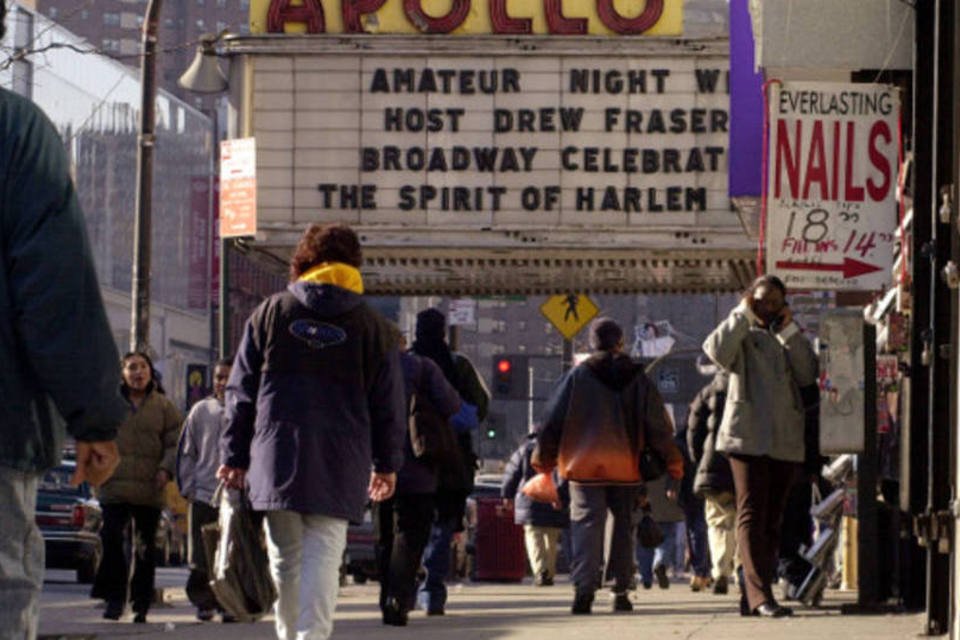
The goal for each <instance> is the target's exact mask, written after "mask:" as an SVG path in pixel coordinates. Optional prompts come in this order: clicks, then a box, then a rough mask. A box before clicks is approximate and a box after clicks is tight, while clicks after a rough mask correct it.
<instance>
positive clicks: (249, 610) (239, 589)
mask: <svg viewBox="0 0 960 640" xmlns="http://www.w3.org/2000/svg"><path fill="white" fill-rule="evenodd" d="M214 503H219V507H220V517H219V520H218V521H217V523H216V524H215V525H214V524H210V525H206V526H205V527H204V528H203V534H204V542H205V543H207V550H208V551H209V549H210V546H212V544H211V543H213V542H214V540H215V541H216V548H215V550H214V551H213V558H212V559H211V560H212V561H211V562H210V564H209V566H210V588H211V589H212V590H213V593H214V595H216V597H217V601H218V602H219V603H220V606H222V607H223V608H224V610H225V611H226V612H227V613H229V614H230V615H232V616H234V617H235V618H237V619H238V620H240V621H242V622H253V621H255V620H257V619H258V618H260V617H262V616H264V615H266V614H267V613H270V611H271V609H272V608H273V603H274V601H275V600H276V599H277V590H276V588H275V587H274V584H273V579H272V578H271V577H270V563H269V560H268V558H267V550H266V546H265V541H264V535H263V528H262V527H261V526H260V524H261V521H260V518H259V517H257V514H256V513H255V512H254V511H253V508H252V507H251V506H250V499H249V498H248V497H247V494H246V492H245V491H236V490H233V489H226V488H225V487H224V486H223V485H222V484H221V485H220V487H219V488H218V489H217V494H216V495H215V496H214Z"/></svg>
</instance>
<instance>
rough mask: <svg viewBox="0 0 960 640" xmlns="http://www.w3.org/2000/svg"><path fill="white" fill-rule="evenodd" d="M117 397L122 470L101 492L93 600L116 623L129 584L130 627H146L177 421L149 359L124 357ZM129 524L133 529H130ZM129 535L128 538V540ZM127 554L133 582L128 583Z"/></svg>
mask: <svg viewBox="0 0 960 640" xmlns="http://www.w3.org/2000/svg"><path fill="white" fill-rule="evenodd" d="M122 366H123V369H122V377H123V384H122V385H121V392H122V394H123V396H124V398H126V400H127V403H128V410H127V418H126V420H125V421H124V422H123V424H122V425H120V429H119V431H118V432H117V447H118V448H119V450H120V465H119V466H118V467H117V470H116V472H115V473H114V474H113V477H112V478H111V479H110V480H109V481H107V482H106V483H105V484H104V485H103V486H102V487H101V489H100V491H99V493H98V497H99V500H100V504H101V505H102V506H103V528H102V529H101V530H100V539H101V540H102V541H103V559H102V560H101V562H100V569H99V570H98V572H97V579H96V582H95V583H94V586H93V597H95V598H103V599H104V600H106V602H107V608H106V610H105V611H104V612H103V617H104V618H107V619H109V620H118V619H119V618H120V616H121V615H123V609H124V606H125V604H126V602H127V596H128V587H127V585H128V583H129V585H130V586H129V592H130V593H129V595H130V600H131V601H132V603H133V611H134V614H135V615H134V618H133V621H134V622H138V623H143V622H146V621H147V610H148V609H149V608H150V601H151V600H152V599H153V580H154V558H155V550H156V534H157V523H158V522H159V520H160V510H161V509H162V508H163V488H164V486H165V485H166V484H167V483H168V482H169V481H170V480H171V479H172V478H173V470H174V468H175V464H176V453H177V439H178V437H179V434H180V424H181V418H180V414H179V412H178V411H177V409H176V408H175V407H174V406H173V403H172V402H171V401H170V400H169V399H168V398H167V396H166V395H164V392H163V387H161V386H160V383H159V381H158V380H157V379H156V372H155V370H154V368H153V363H152V362H151V361H150V358H149V357H147V356H146V355H145V354H142V353H128V354H127V355H125V356H124V357H123V361H122ZM131 520H132V521H133V529H132V530H131V528H130V527H129V524H130V522H131ZM131 532H132V538H130V539H129V540H127V539H126V537H127V536H128V535H130V534H131ZM127 549H129V550H130V555H131V556H132V558H130V559H132V560H133V562H134V570H133V580H128V577H129V571H130V559H128V557H127V555H126V550H127Z"/></svg>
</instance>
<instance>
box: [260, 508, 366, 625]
mask: <svg viewBox="0 0 960 640" xmlns="http://www.w3.org/2000/svg"><path fill="white" fill-rule="evenodd" d="M266 526H267V552H268V553H269V555H270V574H271V575H272V576H273V581H274V582H275V583H276V585H277V593H278V597H277V604H276V615H277V638H279V639H280V640H326V639H327V638H329V637H330V633H331V632H332V631H333V611H334V609H335V608H336V606H337V590H338V589H339V584H340V582H339V581H340V563H341V562H342V560H343V550H344V547H346V544H347V521H346V520H342V519H340V518H330V517H327V516H321V515H312V514H311V515H305V514H301V513H296V512H294V511H269V512H267V520H266Z"/></svg>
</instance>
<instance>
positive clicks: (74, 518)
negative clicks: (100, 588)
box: [36, 461, 103, 584]
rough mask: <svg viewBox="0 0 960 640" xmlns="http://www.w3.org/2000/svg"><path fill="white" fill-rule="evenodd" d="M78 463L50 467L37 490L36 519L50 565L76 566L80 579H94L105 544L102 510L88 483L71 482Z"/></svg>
mask: <svg viewBox="0 0 960 640" xmlns="http://www.w3.org/2000/svg"><path fill="white" fill-rule="evenodd" d="M75 468H76V464H75V463H74V462H72V461H64V462H63V463H62V464H60V466H58V467H54V468H53V469H51V470H49V471H47V472H46V473H45V474H44V475H43V478H42V479H41V480H40V485H39V488H38V491H37V514H36V522H37V526H38V527H40V533H41V534H42V535H43V543H44V548H45V550H46V566H47V568H48V569H75V570H76V572H77V582H80V583H84V584H89V583H92V582H93V580H94V578H95V577H96V575H97V567H99V566H100V558H101V557H102V556H103V547H102V546H101V544H100V535H99V532H100V526H101V525H102V524H103V512H102V510H101V509H100V503H99V502H98V501H97V500H96V498H94V497H93V494H92V493H91V490H90V487H89V486H88V485H87V483H85V482H84V483H82V484H81V485H80V486H79V487H73V486H71V485H70V477H71V476H72V475H73V472H74V469H75Z"/></svg>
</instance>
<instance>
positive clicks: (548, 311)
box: [540, 293, 599, 340]
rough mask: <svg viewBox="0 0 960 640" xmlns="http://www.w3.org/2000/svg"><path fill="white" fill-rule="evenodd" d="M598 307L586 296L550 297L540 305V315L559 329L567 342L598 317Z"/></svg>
mask: <svg viewBox="0 0 960 640" xmlns="http://www.w3.org/2000/svg"><path fill="white" fill-rule="evenodd" d="M598 311H599V309H597V305H595V304H594V303H593V300H591V299H590V298H588V297H587V296H584V295H579V294H576V293H568V294H563V295H557V296H550V297H549V298H547V301H546V302H544V303H543V304H542V305H540V313H542V314H543V316H544V317H545V318H546V319H547V320H549V321H550V322H551V324H553V326H555V327H556V328H557V331H559V332H560V335H562V336H563V337H564V338H566V339H567V340H572V339H573V336H575V335H577V334H578V333H580V330H581V329H583V328H584V327H585V326H587V323H588V322H590V321H591V320H593V318H594V316H596V315H597V312H598Z"/></svg>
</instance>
